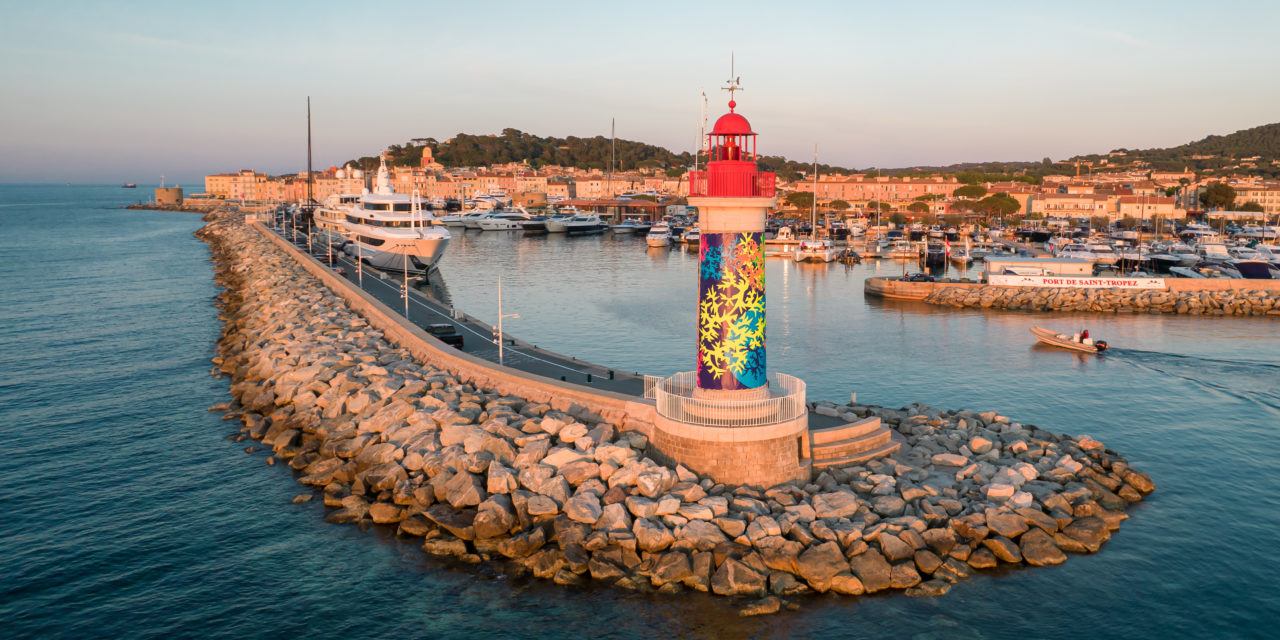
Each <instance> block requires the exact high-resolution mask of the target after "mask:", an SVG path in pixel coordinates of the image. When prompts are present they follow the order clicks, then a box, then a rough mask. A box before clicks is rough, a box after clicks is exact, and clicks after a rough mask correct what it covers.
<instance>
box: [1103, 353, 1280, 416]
mask: <svg viewBox="0 0 1280 640" xmlns="http://www.w3.org/2000/svg"><path fill="white" fill-rule="evenodd" d="M1108 354H1109V356H1110V357H1111V358H1114V359H1116V360H1118V361H1122V362H1125V363H1128V364H1130V365H1133V366H1135V367H1138V368H1140V369H1144V370H1147V371H1152V372H1155V373H1159V374H1163V375H1167V376H1171V377H1175V378H1180V379H1182V380H1186V381H1187V382H1190V383H1192V384H1194V385H1196V386H1198V387H1200V388H1202V389H1205V390H1207V391H1211V392H1214V393H1218V394H1222V395H1225V396H1230V397H1233V398H1238V399H1240V400H1244V401H1246V402H1251V403H1254V404H1256V405H1258V406H1261V407H1263V408H1266V409H1268V410H1270V411H1271V412H1273V413H1276V414H1280V364H1277V363H1274V362H1262V361H1258V360H1229V359H1222V358H1204V357H1200V356H1192V355H1185V354H1178V353H1164V352H1160V351H1143V350H1141V349H1116V348H1113V349H1111V350H1110V351H1109V352H1108ZM1117 356H1118V357H1117Z"/></svg>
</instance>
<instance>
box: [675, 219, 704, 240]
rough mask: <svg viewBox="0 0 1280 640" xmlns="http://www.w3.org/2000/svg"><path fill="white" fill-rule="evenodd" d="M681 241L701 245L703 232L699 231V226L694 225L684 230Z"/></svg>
mask: <svg viewBox="0 0 1280 640" xmlns="http://www.w3.org/2000/svg"><path fill="white" fill-rule="evenodd" d="M680 241H681V242H684V243H685V244H700V243H701V242H702V232H701V231H699V230H698V225H696V224H695V225H693V226H691V227H689V228H687V229H685V230H684V233H682V234H680Z"/></svg>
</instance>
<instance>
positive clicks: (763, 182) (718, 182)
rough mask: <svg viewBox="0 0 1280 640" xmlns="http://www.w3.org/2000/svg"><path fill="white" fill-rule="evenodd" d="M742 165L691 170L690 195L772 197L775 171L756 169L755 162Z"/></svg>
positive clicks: (695, 196) (774, 185) (775, 184)
mask: <svg viewBox="0 0 1280 640" xmlns="http://www.w3.org/2000/svg"><path fill="white" fill-rule="evenodd" d="M722 164H729V163H727V162H726V163H722ZM742 165H743V166H741V167H731V166H722V167H717V168H716V170H715V171H690V172H689V195H690V196H691V197H694V198H697V197H700V196H708V195H713V196H726V197H737V198H772V197H773V195H774V193H775V192H776V187H777V181H776V180H775V179H774V175H773V173H771V172H763V173H762V172H759V171H756V164H755V163H754V162H743V163H742Z"/></svg>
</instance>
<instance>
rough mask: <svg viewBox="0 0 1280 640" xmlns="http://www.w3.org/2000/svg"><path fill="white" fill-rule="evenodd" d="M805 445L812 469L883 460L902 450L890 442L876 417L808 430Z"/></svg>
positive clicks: (897, 443)
mask: <svg viewBox="0 0 1280 640" xmlns="http://www.w3.org/2000/svg"><path fill="white" fill-rule="evenodd" d="M809 443H810V445H809V446H810V454H811V456H812V460H813V468H814V469H823V468H826V467H842V466H845V465H851V464H858V463H860V462H866V461H867V460H871V459H873V458H880V457H884V456H887V455H889V454H891V453H893V452H894V451H897V450H898V448H899V447H901V446H902V443H900V442H896V441H894V440H893V433H892V432H891V431H890V430H889V429H888V428H886V427H885V426H884V425H882V424H880V417H879V416H871V417H868V418H863V419H861V420H856V421H854V422H850V423H847V424H841V425H836V426H833V427H825V428H821V429H812V430H810V431H809Z"/></svg>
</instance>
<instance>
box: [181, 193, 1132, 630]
mask: <svg viewBox="0 0 1280 640" xmlns="http://www.w3.org/2000/svg"><path fill="white" fill-rule="evenodd" d="M208 220H209V223H208V224H207V225H206V226H205V227H204V228H203V229H201V230H200V231H199V232H197V235H198V236H199V237H201V238H202V239H204V240H205V241H207V242H208V243H209V245H210V247H211V251H212V255H213V261H214V265H215V278H216V281H217V283H218V284H219V285H220V286H221V287H222V288H223V292H222V293H221V294H220V295H219V296H218V305H219V307H220V313H219V317H220V319H221V321H222V322H223V333H222V337H221V339H220V340H219V343H218V355H217V357H215V358H214V368H213V370H212V373H214V374H215V375H226V376H229V377H230V379H231V385H230V391H231V394H232V396H233V399H232V400H230V401H228V402H226V403H222V404H220V405H218V406H215V407H212V408H211V410H219V411H223V412H224V415H223V418H224V420H228V421H236V422H239V423H240V425H241V428H240V429H239V432H238V433H235V434H232V435H231V436H230V437H231V438H233V439H235V440H238V441H250V440H252V441H256V442H254V443H252V444H251V446H250V447H249V448H248V449H246V451H250V452H253V451H269V452H270V456H269V458H268V460H267V461H268V463H270V464H276V463H281V464H288V465H289V466H290V467H291V468H292V469H294V470H295V471H296V474H297V480H298V481H299V482H300V483H302V484H304V485H307V486H309V487H311V489H312V491H313V492H308V493H303V494H300V495H299V496H298V498H297V499H296V500H295V501H297V502H303V501H306V500H309V499H311V497H312V496H314V495H317V494H318V495H320V496H322V497H323V500H324V503H325V505H326V506H327V507H329V508H330V509H331V510H330V511H328V514H327V516H326V519H327V520H328V521H330V522H335V523H356V522H358V523H365V522H372V523H375V524H379V525H385V526H389V527H390V526H394V527H396V528H397V530H398V532H399V534H401V535H402V536H406V537H416V538H420V539H421V540H422V548H423V550H424V551H426V552H428V553H431V554H434V555H438V556H447V557H452V558H456V559H458V560H460V561H463V562H467V563H481V562H490V563H493V564H495V565H497V566H500V567H501V568H502V569H504V570H506V571H509V572H512V573H516V574H521V575H532V576H534V577H537V578H540V579H545V580H551V581H554V582H556V583H558V584H564V585H577V584H585V583H588V582H599V583H607V584H613V585H615V586H617V587H621V588H626V589H633V590H638V591H650V590H654V591H658V592H661V593H678V592H681V591H684V590H695V591H703V592H710V593H714V594H718V595H724V596H738V597H744V598H751V601H750V602H749V603H748V604H747V605H746V606H744V607H743V609H742V613H743V614H744V615H748V614H758V613H771V612H774V611H777V610H778V609H779V608H780V607H782V606H784V605H788V606H794V603H787V602H786V601H785V600H783V599H784V598H792V597H795V596H799V595H800V594H804V593H807V592H827V591H831V592H835V593H840V594H848V595H859V594H864V593H874V592H879V591H883V590H890V589H903V590H905V592H906V594H907V595H909V596H936V595H942V594H944V593H946V592H947V591H948V590H949V589H950V588H951V585H952V584H953V583H955V582H957V581H959V580H962V579H964V578H966V577H968V576H970V575H972V574H973V573H974V572H975V571H978V570H983V569H990V568H994V567H997V566H1001V565H1010V566H1012V565H1019V564H1026V565H1031V566H1044V565H1055V564H1060V563H1062V562H1064V561H1066V560H1067V557H1068V556H1067V554H1068V553H1093V552H1096V551H1098V549H1099V548H1100V547H1101V546H1102V545H1103V544H1104V543H1105V542H1106V541H1107V540H1108V539H1109V538H1110V536H1111V533H1112V531H1114V530H1116V529H1117V528H1118V527H1119V525H1120V523H1121V522H1122V521H1123V520H1124V519H1126V518H1127V517H1128V516H1127V515H1126V514H1125V509H1126V508H1127V507H1128V506H1129V505H1130V504H1131V503H1134V502H1138V501H1140V500H1141V499H1142V498H1143V497H1144V496H1145V495H1147V494H1148V493H1150V492H1151V491H1152V490H1153V489H1154V486H1153V484H1152V482H1151V479H1150V478H1149V477H1147V476H1146V475H1144V474H1142V473H1140V472H1138V471H1137V470H1135V469H1133V468H1132V467H1130V466H1129V465H1128V463H1127V462H1126V461H1125V460H1124V459H1123V458H1121V457H1120V456H1119V455H1117V454H1116V453H1115V452H1113V451H1110V450H1108V449H1106V448H1105V447H1104V446H1103V445H1102V443H1100V442H1097V441H1096V440H1093V439H1092V438H1089V437H1087V436H1078V437H1067V436H1060V435H1055V434H1052V433H1049V432H1047V431H1044V430H1042V429H1039V428H1037V427H1035V426H1033V425H1026V424H1021V423H1019V422H1016V421H1014V420H1011V419H1009V418H1007V417H1004V416H1001V415H999V414H997V413H995V412H984V413H978V412H972V411H941V410H938V409H934V408H930V407H927V406H924V405H918V404H917V405H912V406H910V407H904V408H901V409H896V410H894V409H886V408H881V407H874V406H865V405H844V406H838V405H835V404H831V403H821V404H820V406H818V407H816V409H817V410H818V411H819V412H820V413H825V414H828V415H837V416H840V417H844V418H847V419H850V420H852V419H856V418H858V417H864V416H868V415H879V416H880V418H881V419H882V421H883V422H884V423H885V424H887V425H889V427H890V428H892V429H895V430H897V431H898V433H899V434H901V436H902V438H903V440H904V444H903V446H902V448H901V449H900V450H899V451H898V452H897V453H896V454H894V455H893V457H891V458H887V459H882V460H875V461H872V462H869V463H867V464H863V465H857V466H850V467H845V468H833V469H827V470H825V471H823V472H822V473H820V474H818V475H817V476H816V477H815V478H814V479H813V480H812V482H811V483H809V484H807V485H804V486H802V487H800V486H787V485H784V486H778V487H770V488H754V487H732V486H725V485H723V484H717V483H715V482H713V481H712V480H711V479H709V478H702V477H699V476H698V475H697V474H694V473H692V472H690V471H689V470H688V469H686V468H684V467H682V466H677V467H674V468H671V467H666V466H662V465H659V464H657V463H655V462H653V461H652V460H651V459H650V458H649V457H648V456H647V454H646V452H647V447H648V439H647V438H646V437H645V436H644V435H643V434H641V433H636V432H622V431H620V430H618V429H617V428H616V427H615V426H614V425H612V424H609V423H607V422H604V421H603V420H602V418H601V417H600V416H599V415H598V414H593V413H591V412H590V411H575V412H574V414H573V415H570V414H569V413H565V412H561V411H556V410H553V409H552V408H551V407H550V406H548V405H546V404H543V403H537V402H528V401H525V400H524V399H522V398H518V397H512V396H502V395H500V394H497V393H495V392H492V391H490V390H487V389H483V388H476V387H475V386H473V385H471V384H469V383H468V382H467V381H465V380H460V379H458V378H457V377H455V376H452V375H450V374H449V373H448V372H446V371H444V370H442V369H440V368H437V367H435V366H433V365H432V364H431V363H428V362H421V361H417V360H415V359H414V358H413V357H412V356H411V355H410V354H409V352H408V351H407V350H406V349H404V348H401V347H397V346H395V345H393V344H390V343H389V342H387V341H386V340H385V339H384V338H383V336H382V335H381V332H379V331H377V330H375V329H372V328H371V327H370V325H369V323H368V322H367V321H366V320H365V319H364V318H362V317H360V316H359V315H357V314H355V313H353V312H352V311H350V310H349V309H348V307H347V306H346V304H345V303H344V301H343V300H342V299H341V298H340V297H338V296H337V295H335V294H334V293H332V292H331V291H329V290H328V289H326V288H325V287H323V286H321V284H320V283H319V281H318V280H317V279H315V278H314V277H312V276H310V275H309V274H308V273H307V272H306V271H305V270H303V269H302V268H301V267H300V266H299V265H298V264H297V263H296V262H294V260H293V259H292V258H291V257H290V256H288V255H287V254H285V253H284V252H282V251H280V250H279V249H278V248H276V247H274V246H273V245H272V244H271V243H270V242H269V241H268V240H267V239H266V238H264V237H263V236H262V235H261V234H260V233H258V232H257V231H255V230H253V229H251V228H249V227H248V226H247V225H245V224H244V223H243V222H241V216H239V215H234V214H217V215H212V216H209V217H208Z"/></svg>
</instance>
